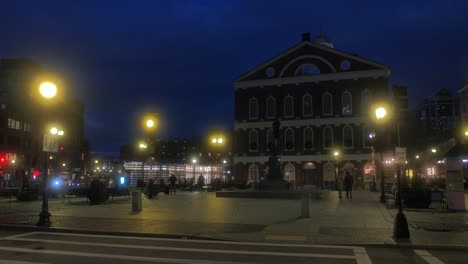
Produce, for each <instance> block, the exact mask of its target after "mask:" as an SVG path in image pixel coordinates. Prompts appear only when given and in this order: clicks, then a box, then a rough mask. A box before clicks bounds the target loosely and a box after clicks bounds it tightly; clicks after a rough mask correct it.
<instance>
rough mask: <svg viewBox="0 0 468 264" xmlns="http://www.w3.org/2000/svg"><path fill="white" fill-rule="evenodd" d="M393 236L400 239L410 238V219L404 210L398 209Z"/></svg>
mask: <svg viewBox="0 0 468 264" xmlns="http://www.w3.org/2000/svg"><path fill="white" fill-rule="evenodd" d="M393 237H394V238H398V239H409V238H410V232H409V228H408V221H407V220H406V216H405V214H404V213H403V212H402V211H398V213H397V215H396V217H395V225H394V227H393Z"/></svg>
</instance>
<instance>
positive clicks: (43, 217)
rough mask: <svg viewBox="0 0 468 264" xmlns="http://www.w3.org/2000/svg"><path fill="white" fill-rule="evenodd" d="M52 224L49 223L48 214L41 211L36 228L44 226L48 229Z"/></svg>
mask: <svg viewBox="0 0 468 264" xmlns="http://www.w3.org/2000/svg"><path fill="white" fill-rule="evenodd" d="M51 224H52V223H51V222H50V213H49V212H47V211H41V213H40V214H39V222H38V223H37V225H38V226H46V227H49V226H50V225H51Z"/></svg>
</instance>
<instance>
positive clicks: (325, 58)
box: [234, 41, 390, 83]
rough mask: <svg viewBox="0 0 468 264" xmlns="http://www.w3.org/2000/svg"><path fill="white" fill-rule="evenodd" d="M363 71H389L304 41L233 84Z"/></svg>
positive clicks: (386, 68)
mask: <svg viewBox="0 0 468 264" xmlns="http://www.w3.org/2000/svg"><path fill="white" fill-rule="evenodd" d="M363 71H364V72H365V71H373V72H375V71H381V72H388V73H389V72H390V68H389V67H388V66H385V65H383V64H379V63H375V62H372V61H370V60H367V59H363V58H361V57H358V56H356V55H351V54H349V53H346V52H343V51H340V50H337V49H334V48H330V47H327V46H324V45H320V44H317V43H315V42H311V41H303V42H301V43H300V44H298V45H296V46H294V47H292V48H290V49H288V50H286V51H284V52H283V53H281V54H280V55H278V56H276V57H275V58H273V59H271V60H269V61H267V62H265V63H264V64H262V65H260V66H258V67H256V68H255V69H253V70H251V71H249V72H247V73H246V74H244V75H242V76H241V77H239V78H238V79H236V80H235V81H234V83H240V82H250V81H260V80H275V79H282V78H297V77H303V76H316V75H329V74H332V75H333V76H337V75H338V77H339V76H340V74H344V75H347V76H351V75H353V74H352V73H353V72H359V73H362V72H363ZM350 73H351V74H350ZM318 79H323V77H319V78H318Z"/></svg>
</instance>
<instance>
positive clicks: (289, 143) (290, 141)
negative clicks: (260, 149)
mask: <svg viewBox="0 0 468 264" xmlns="http://www.w3.org/2000/svg"><path fill="white" fill-rule="evenodd" d="M284 146H285V149H286V150H293V149H294V131H293V130H292V129H291V128H288V129H286V130H285V131H284Z"/></svg>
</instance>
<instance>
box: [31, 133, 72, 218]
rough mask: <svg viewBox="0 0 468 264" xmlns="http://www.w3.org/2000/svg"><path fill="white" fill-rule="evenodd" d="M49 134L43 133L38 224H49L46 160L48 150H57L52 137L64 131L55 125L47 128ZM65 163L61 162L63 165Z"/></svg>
mask: <svg viewBox="0 0 468 264" xmlns="http://www.w3.org/2000/svg"><path fill="white" fill-rule="evenodd" d="M49 133H50V135H49V134H45V135H44V145H43V151H44V180H43V181H44V189H43V193H42V210H41V213H40V214H39V222H38V223H37V225H38V226H50V224H51V222H50V213H49V199H48V188H49V184H48V169H49V168H48V164H47V161H48V160H49V152H57V142H56V141H55V140H54V139H53V138H54V137H56V136H63V135H64V134H65V132H64V131H63V130H59V129H58V128H56V127H52V128H51V129H50V130H49ZM65 165H66V164H65V163H63V166H65Z"/></svg>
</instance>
